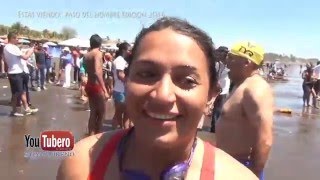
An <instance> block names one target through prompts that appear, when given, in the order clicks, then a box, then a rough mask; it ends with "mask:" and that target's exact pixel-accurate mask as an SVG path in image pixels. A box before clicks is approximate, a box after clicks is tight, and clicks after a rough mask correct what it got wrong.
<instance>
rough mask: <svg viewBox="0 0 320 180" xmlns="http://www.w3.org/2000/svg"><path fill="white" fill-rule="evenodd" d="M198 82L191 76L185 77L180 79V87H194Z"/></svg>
mask: <svg viewBox="0 0 320 180" xmlns="http://www.w3.org/2000/svg"><path fill="white" fill-rule="evenodd" d="M198 84H199V83H198V82H197V80H195V79H194V78H192V77H185V78H183V79H182V80H181V85H180V87H181V88H182V89H192V88H194V87H195V86H196V85H198Z"/></svg>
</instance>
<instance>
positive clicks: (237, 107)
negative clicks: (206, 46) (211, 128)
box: [216, 42, 273, 179]
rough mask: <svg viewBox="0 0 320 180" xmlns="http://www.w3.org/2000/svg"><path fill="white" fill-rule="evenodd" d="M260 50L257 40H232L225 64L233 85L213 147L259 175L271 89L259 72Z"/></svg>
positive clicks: (267, 145)
mask: <svg viewBox="0 0 320 180" xmlns="http://www.w3.org/2000/svg"><path fill="white" fill-rule="evenodd" d="M263 56H264V50H263V48H262V47H260V46H259V45H257V44H254V43H250V42H241V43H238V44H235V45H234V46H233V47H232V48H231V52H230V53H229V54H228V58H227V66H228V68H229V69H230V72H229V77H230V80H231V81H232V82H233V83H234V88H233V90H232V92H231V94H230V96H229V97H228V98H227V100H226V102H225V104H224V105H223V108H222V115H221V118H220V119H219V120H218V122H217V124H216V141H217V147H218V148H221V149H222V150H224V151H225V152H227V153H229V154H230V155H232V156H233V157H234V158H236V159H237V160H239V161H240V162H242V163H243V164H244V165H246V166H247V167H248V168H249V169H251V170H252V171H253V172H254V173H255V174H256V175H257V176H258V177H260V179H263V168H264V166H265V164H266V161H267V159H268V155H269V151H270V149H271V145H272V138H273V137H272V125H273V93H272V90H271V87H270V86H269V84H268V83H267V82H266V81H265V80H264V79H263V78H262V77H261V76H260V75H259V68H260V67H261V65H262V64H263Z"/></svg>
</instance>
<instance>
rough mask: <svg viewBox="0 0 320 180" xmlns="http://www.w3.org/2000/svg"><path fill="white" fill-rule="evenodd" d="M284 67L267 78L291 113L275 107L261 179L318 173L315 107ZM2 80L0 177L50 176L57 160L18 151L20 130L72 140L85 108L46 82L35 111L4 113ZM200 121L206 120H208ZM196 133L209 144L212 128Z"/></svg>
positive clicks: (319, 129)
mask: <svg viewBox="0 0 320 180" xmlns="http://www.w3.org/2000/svg"><path fill="white" fill-rule="evenodd" d="M288 73H289V81H286V82H273V83H272V86H273V89H274V93H275V96H276V107H277V108H289V109H291V110H292V113H291V114H282V113H275V119H274V120H275V124H274V135H275V139H274V146H273V148H272V152H271V156H270V159H269V161H268V164H267V167H266V179H271V180H277V179H281V180H287V179H288V180H289V179H290V180H300V179H306V180H307V179H318V170H319V167H320V161H319V158H318V156H319V152H320V111H319V110H317V109H313V108H311V107H309V108H307V107H303V106H302V87H301V84H302V80H301V78H300V75H299V68H298V69H291V70H289V71H288ZM3 86H8V82H7V80H0V177H1V178H0V179H17V180H19V179H32V180H38V179H39V180H42V179H55V176H56V171H57V168H58V165H59V162H60V161H61V160H60V159H54V158H40V159H31V158H25V157H24V153H25V152H26V151H28V150H27V149H26V148H25V145H24V139H23V138H24V135H25V134H31V135H32V136H38V135H39V134H40V132H41V131H44V130H70V131H72V132H73V134H74V136H75V138H76V141H78V140H80V139H81V138H83V137H84V135H85V133H86V131H87V122H88V116H89V112H88V111H85V107H84V105H82V103H81V101H80V100H78V98H77V97H76V96H78V94H77V91H75V90H67V89H63V88H61V87H55V86H50V87H49V89H48V90H47V91H42V92H31V98H32V102H33V104H34V105H36V106H38V107H39V109H40V111H39V113H38V114H36V115H31V116H27V117H24V118H14V117H9V116H8V115H9V112H10V110H11V108H10V107H9V106H8V100H9V98H10V93H9V91H10V89H9V88H2V87H3ZM4 95H5V96H4ZM107 112H108V113H107V114H106V119H107V120H106V121H105V122H104V129H105V130H110V129H111V128H110V127H111V118H112V117H113V113H114V109H113V104H112V102H111V101H109V102H108V106H107ZM205 125H206V126H209V125H210V123H209V121H208V120H207V121H206V122H205ZM205 129H208V127H205ZM199 134H200V135H201V137H203V139H211V142H212V143H213V144H214V134H208V133H206V132H199Z"/></svg>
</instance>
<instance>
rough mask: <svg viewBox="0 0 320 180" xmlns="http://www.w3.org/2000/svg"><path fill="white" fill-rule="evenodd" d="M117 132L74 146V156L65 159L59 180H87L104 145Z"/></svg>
mask: <svg viewBox="0 0 320 180" xmlns="http://www.w3.org/2000/svg"><path fill="white" fill-rule="evenodd" d="M116 132H117V131H110V132H105V133H100V134H96V135H93V136H89V137H86V138H84V139H82V140H80V141H79V142H77V143H76V144H75V146H74V149H73V152H74V156H70V157H68V158H66V159H64V160H63V161H62V162H61V164H60V167H59V169H58V174H57V179H59V180H64V179H68V180H73V179H77V180H81V179H87V177H88V175H89V173H90V167H91V166H92V165H93V163H94V161H95V159H96V158H97V156H98V155H99V153H100V152H101V150H102V149H103V147H104V144H105V143H106V142H107V141H108V140H109V139H110V137H111V136H112V135H113V134H115V133H116Z"/></svg>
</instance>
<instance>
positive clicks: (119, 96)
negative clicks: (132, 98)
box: [113, 91, 126, 103]
mask: <svg viewBox="0 0 320 180" xmlns="http://www.w3.org/2000/svg"><path fill="white" fill-rule="evenodd" d="M125 99H126V96H125V93H123V92H118V91H113V100H114V102H115V103H124V102H125Z"/></svg>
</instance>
